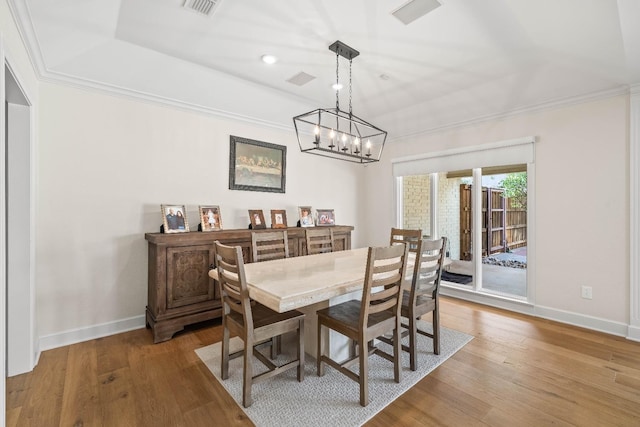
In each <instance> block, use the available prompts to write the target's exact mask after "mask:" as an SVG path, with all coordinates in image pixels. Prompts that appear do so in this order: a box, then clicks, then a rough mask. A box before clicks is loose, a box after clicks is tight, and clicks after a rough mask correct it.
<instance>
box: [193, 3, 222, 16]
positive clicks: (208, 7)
mask: <svg viewBox="0 0 640 427" xmlns="http://www.w3.org/2000/svg"><path fill="white" fill-rule="evenodd" d="M221 1H222V0H185V2H184V7H185V8H186V9H189V10H192V11H194V12H198V13H200V14H202V15H206V16H210V15H212V14H213V11H214V10H215V9H216V8H217V7H218V5H219V4H220V2H221Z"/></svg>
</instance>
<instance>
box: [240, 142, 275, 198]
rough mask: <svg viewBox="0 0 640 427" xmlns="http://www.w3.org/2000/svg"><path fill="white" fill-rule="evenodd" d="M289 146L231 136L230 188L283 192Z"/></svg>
mask: <svg viewBox="0 0 640 427" xmlns="http://www.w3.org/2000/svg"><path fill="white" fill-rule="evenodd" d="M286 165H287V147H286V146H284V145H277V144H271V143H269V142H263V141H255V140H252V139H247V138H241V137H238V136H233V135H231V136H230V146H229V190H244V191H266V192H270V193H284V192H285V182H286V174H285V171H286Z"/></svg>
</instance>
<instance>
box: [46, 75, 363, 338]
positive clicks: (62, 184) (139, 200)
mask: <svg viewBox="0 0 640 427" xmlns="http://www.w3.org/2000/svg"><path fill="white" fill-rule="evenodd" d="M250 98H251V97H250V95H247V96H246V99H247V102H250ZM40 99H41V102H40V110H39V111H40V120H39V130H40V135H41V138H40V145H39V154H40V155H39V159H40V160H39V165H38V169H39V180H38V212H37V224H38V230H39V233H38V240H37V256H38V259H39V262H38V267H37V271H36V278H37V305H38V318H37V321H38V325H39V327H40V334H41V336H44V337H45V338H46V344H43V347H44V348H43V349H45V348H46V347H47V346H52V345H56V343H57V344H59V343H60V341H57V342H56V340H55V338H53V339H52V336H53V337H55V335H56V334H61V333H64V332H68V331H72V330H74V329H76V328H90V327H91V326H92V325H101V324H104V323H109V322H116V321H118V320H122V319H128V318H132V317H136V316H140V319H141V316H142V315H143V314H144V310H145V306H146V303H147V243H146V241H145V239H144V233H146V232H157V231H158V229H159V226H160V224H161V223H162V216H161V213H160V204H162V203H168V204H186V205H187V216H188V219H189V222H190V224H191V226H192V227H194V229H197V224H198V222H199V220H198V216H197V207H198V205H199V204H219V205H220V208H221V212H222V220H223V226H224V228H225V229H232V228H246V227H247V225H248V224H249V217H248V213H247V209H263V210H264V211H265V214H266V216H268V212H269V210H270V209H282V208H284V209H286V210H287V217H288V222H289V224H290V225H295V221H296V220H297V211H296V208H297V206H298V205H311V206H312V207H314V208H334V209H335V211H336V219H337V223H338V224H349V225H356V226H357V228H356V231H355V233H354V240H355V242H357V241H358V233H359V231H358V228H359V226H358V224H359V220H358V216H359V215H358V211H357V203H356V197H357V196H356V195H357V193H356V190H357V186H358V183H359V179H358V174H360V173H361V169H360V167H358V165H355V164H350V163H346V162H340V161H336V160H331V159H325V158H323V157H318V156H311V155H307V154H302V153H300V150H299V147H298V143H297V140H296V138H295V133H294V131H293V126H292V129H291V130H278V129H273V128H266V127H264V126H260V125H253V124H250V123H247V122H238V121H233V120H229V119H221V118H215V117H211V116H206V115H203V114H199V113H191V112H185V111H180V110H176V109H173V108H168V107H162V106H158V105H152V104H148V103H143V102H139V101H134V100H128V99H125V98H122V97H116V96H108V95H103V94H100V93H96V92H91V91H83V90H78V89H75V88H70V87H66V86H61V85H55V84H47V83H42V84H41V88H40ZM229 135H237V136H241V137H245V138H250V139H256V140H261V141H266V142H270V143H275V144H281V145H286V146H287V170H286V173H287V182H286V193H285V194H275V193H261V192H247V191H231V190H229V189H228V186H229V180H228V176H229ZM354 246H355V244H354ZM140 322H142V320H140Z"/></svg>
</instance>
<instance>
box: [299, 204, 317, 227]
mask: <svg viewBox="0 0 640 427" xmlns="http://www.w3.org/2000/svg"><path fill="white" fill-rule="evenodd" d="M311 212H312V211H311V206H298V214H299V216H300V227H313V226H314V225H315V223H314V222H313V215H312V213H311Z"/></svg>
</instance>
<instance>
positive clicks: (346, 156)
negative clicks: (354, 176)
mask: <svg viewBox="0 0 640 427" xmlns="http://www.w3.org/2000/svg"><path fill="white" fill-rule="evenodd" d="M329 50H331V51H332V52H335V54H336V84H335V89H336V108H318V109H317V110H313V111H310V112H308V113H305V114H301V115H299V116H296V117H294V118H293V125H294V127H295V129H296V136H297V137H298V144H299V145H300V151H302V152H303V153H310V154H317V155H319V156H325V157H331V158H334V159H340V160H346V161H349V162H354V163H363V164H366V163H372V162H377V161H379V160H380V156H381V155H382V149H383V148H384V143H385V141H386V139H387V132H386V131H383V130H382V129H380V128H378V127H376V126H374V125H372V124H371V123H368V122H366V121H364V120H362V119H361V118H359V117H357V116H356V115H355V114H353V109H352V106H351V96H352V88H351V65H352V62H353V58H355V57H356V56H358V55H359V54H360V52H358V51H357V50H355V49H353V48H351V47H349V46H347V45H346V44H344V43H342V42H341V41H340V40H338V41H336V42H334V43H333V44H332V45H331V46H329ZM341 56H342V57H343V58H346V59H348V60H349V111H348V112H347V111H343V110H341V109H340V97H339V91H340V80H339V75H338V70H339V65H340V64H339V61H340V57H341Z"/></svg>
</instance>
